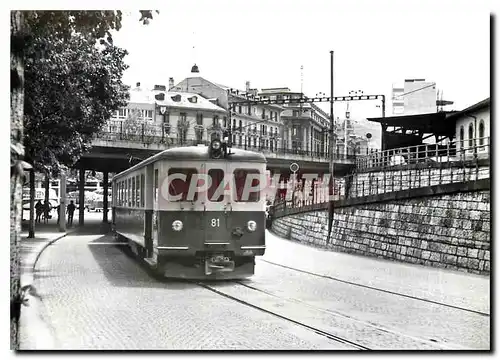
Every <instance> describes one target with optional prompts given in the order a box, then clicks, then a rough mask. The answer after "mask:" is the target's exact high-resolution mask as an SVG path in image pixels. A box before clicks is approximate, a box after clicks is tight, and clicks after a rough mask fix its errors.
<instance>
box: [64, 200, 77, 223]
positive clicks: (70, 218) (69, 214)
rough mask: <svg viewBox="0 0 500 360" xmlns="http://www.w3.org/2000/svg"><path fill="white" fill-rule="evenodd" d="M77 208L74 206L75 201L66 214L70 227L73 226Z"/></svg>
mask: <svg viewBox="0 0 500 360" xmlns="http://www.w3.org/2000/svg"><path fill="white" fill-rule="evenodd" d="M75 209H76V206H75V204H73V200H71V201H70V203H69V205H68V208H67V209H66V212H67V214H68V226H73V215H74V213H75Z"/></svg>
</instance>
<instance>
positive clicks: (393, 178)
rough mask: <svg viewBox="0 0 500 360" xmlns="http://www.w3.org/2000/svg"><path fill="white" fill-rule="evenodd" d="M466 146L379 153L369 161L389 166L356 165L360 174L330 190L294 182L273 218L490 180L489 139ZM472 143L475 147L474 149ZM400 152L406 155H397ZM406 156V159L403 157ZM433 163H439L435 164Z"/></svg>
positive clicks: (318, 184) (277, 204) (323, 183)
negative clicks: (334, 204)
mask: <svg viewBox="0 0 500 360" xmlns="http://www.w3.org/2000/svg"><path fill="white" fill-rule="evenodd" d="M465 142H467V144H465ZM465 142H463V143H462V144H460V142H459V143H458V144H459V145H463V146H462V147H460V146H459V151H453V150H452V146H449V147H448V146H446V148H445V150H446V152H444V151H443V150H442V149H440V148H439V147H436V146H435V144H433V145H429V146H426V149H425V150H426V151H424V150H422V152H421V153H420V155H421V156H418V154H419V153H418V147H414V149H415V151H414V152H413V153H412V151H408V148H402V149H395V150H398V151H395V152H392V151H386V152H381V153H382V154H379V155H381V156H380V157H375V158H374V157H371V158H370V159H369V160H370V161H375V160H376V161H386V160H387V161H388V162H389V164H385V165H384V164H382V165H378V166H367V165H366V163H364V164H363V163H362V162H361V163H358V165H360V168H361V171H360V169H359V168H357V169H356V171H355V172H354V173H352V174H348V175H346V176H344V177H342V178H337V179H335V180H334V183H333V190H332V189H330V188H329V184H328V183H327V182H326V180H325V181H321V180H320V181H317V182H315V184H313V185H312V186H311V187H305V188H302V185H301V184H302V183H301V182H300V181H299V182H297V180H294V183H295V184H297V183H298V185H296V186H295V187H296V189H295V192H294V193H293V194H291V193H290V194H289V195H288V196H287V197H286V195H285V197H284V196H283V195H279V196H278V198H277V199H276V201H275V206H274V214H275V215H276V216H284V215H287V214H293V213H299V212H305V211H311V210H315V209H325V208H327V203H328V201H329V200H330V199H333V200H342V199H347V198H356V197H366V196H373V195H380V194H386V193H391V192H392V193H393V192H397V191H402V190H411V189H417V188H423V187H429V186H436V185H444V184H452V183H464V182H468V181H478V180H481V179H488V178H490V161H489V156H490V139H489V138H488V137H485V138H479V139H471V145H472V146H466V145H468V144H469V140H466V141H465ZM474 143H476V144H475V145H474ZM450 145H451V144H450ZM403 149H406V150H407V151H406V152H403V151H399V150H403ZM410 150H411V149H410ZM395 154H396V155H395ZM441 154H446V155H441ZM405 155H406V157H404V156H405ZM408 155H409V156H408ZM415 155H417V156H415ZM431 155H434V156H431ZM393 156H402V157H404V159H405V161H404V162H403V161H401V162H397V163H394V162H392V163H391V162H390V161H389V159H390V157H393ZM424 156H426V157H424ZM374 159H375V160H374ZM420 159H422V161H420ZM435 159H438V161H436V160H435ZM365 160H366V159H365ZM367 169H370V171H364V170H367ZM289 185H290V184H286V185H284V186H281V188H282V189H283V188H287V189H289V191H287V193H288V192H290V191H291V188H292V187H293V186H289ZM332 192H333V195H332V196H331V197H330V196H329V194H332Z"/></svg>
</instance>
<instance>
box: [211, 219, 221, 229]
mask: <svg viewBox="0 0 500 360" xmlns="http://www.w3.org/2000/svg"><path fill="white" fill-rule="evenodd" d="M211 225H212V227H219V226H220V220H219V219H212V222H211Z"/></svg>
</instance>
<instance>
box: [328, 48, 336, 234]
mask: <svg viewBox="0 0 500 360" xmlns="http://www.w3.org/2000/svg"><path fill="white" fill-rule="evenodd" d="M330 67H331V69H330V71H331V74H330V92H331V94H330V131H329V133H330V176H331V184H332V195H333V193H334V191H335V177H334V176H333V167H334V161H335V160H334V151H335V149H336V146H335V145H336V141H335V117H334V116H333V101H334V97H333V51H330ZM332 224H333V196H332V197H331V198H330V204H329V217H328V236H327V238H326V243H327V244H328V243H330V234H331V232H332Z"/></svg>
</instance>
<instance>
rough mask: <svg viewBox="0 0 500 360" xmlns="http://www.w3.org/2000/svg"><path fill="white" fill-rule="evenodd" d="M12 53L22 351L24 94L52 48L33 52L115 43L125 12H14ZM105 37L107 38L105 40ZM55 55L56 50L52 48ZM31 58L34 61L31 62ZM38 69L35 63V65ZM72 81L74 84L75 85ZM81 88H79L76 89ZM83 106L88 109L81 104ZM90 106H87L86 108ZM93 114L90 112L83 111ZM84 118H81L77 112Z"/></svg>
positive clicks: (13, 234) (16, 296) (14, 328)
mask: <svg viewBox="0 0 500 360" xmlns="http://www.w3.org/2000/svg"><path fill="white" fill-rule="evenodd" d="M140 14H141V17H140V19H139V20H140V21H142V22H143V23H144V24H147V23H148V22H149V19H152V17H153V14H152V12H151V11H149V10H142V11H140ZM10 15H11V17H10V29H11V38H10V40H11V41H10V44H11V53H10V95H11V97H10V104H11V116H10V118H11V120H10V125H11V126H10V139H11V146H10V155H11V161H10V163H11V173H10V189H11V197H10V217H11V223H10V249H11V251H10V330H11V349H18V347H19V337H18V324H19V317H20V311H21V305H22V304H23V303H24V296H25V290H23V288H21V284H20V256H19V254H20V252H19V239H20V232H21V214H22V207H21V204H22V183H23V180H22V177H23V175H24V169H27V168H29V165H28V164H27V163H26V162H24V160H23V158H24V156H25V149H24V145H23V143H24V141H23V140H24V108H25V106H24V92H25V81H24V75H25V63H27V64H28V66H30V65H29V63H30V60H31V61H33V63H34V62H36V61H39V60H41V59H44V58H46V49H43V48H40V49H39V50H40V51H39V52H35V53H33V52H32V53H30V51H29V48H30V46H31V44H34V43H35V42H36V39H38V38H42V37H50V36H53V37H56V38H59V39H62V40H67V39H69V38H70V37H71V36H73V35H77V34H78V35H79V36H81V37H83V38H85V39H87V40H89V41H93V42H94V43H95V42H97V41H98V40H102V41H100V44H102V45H105V44H106V43H107V44H108V45H111V44H112V40H113V39H112V36H111V30H119V29H120V28H121V20H122V13H121V12H120V11H19V10H14V11H11V14H10ZM104 37H105V39H104ZM48 50H50V49H48ZM27 56H29V57H27ZM32 65H33V64H32ZM71 81H72V80H70V82H71ZM73 85H74V84H73ZM73 88H75V87H73ZM78 105H79V107H80V105H82V104H78ZM83 105H87V106H88V103H87V104H83ZM82 109H87V108H86V107H80V110H81V111H84V110H82ZM77 115H78V113H77Z"/></svg>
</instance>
